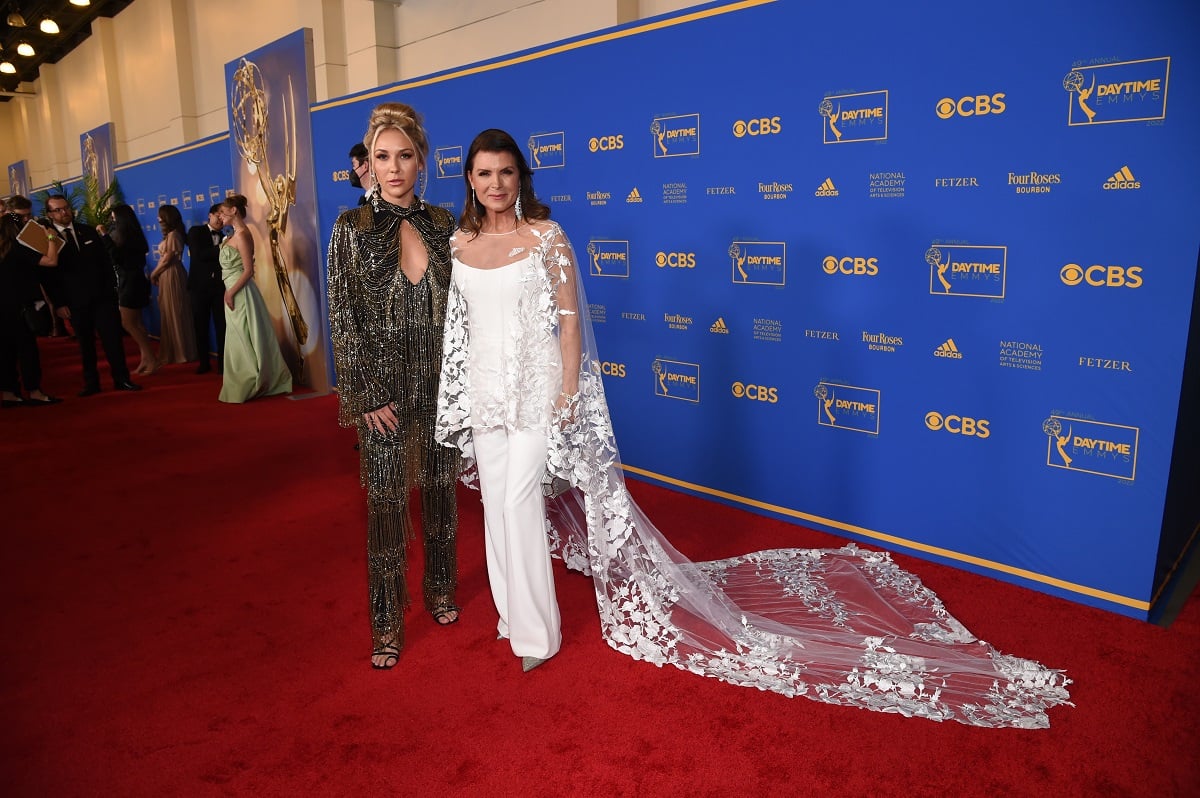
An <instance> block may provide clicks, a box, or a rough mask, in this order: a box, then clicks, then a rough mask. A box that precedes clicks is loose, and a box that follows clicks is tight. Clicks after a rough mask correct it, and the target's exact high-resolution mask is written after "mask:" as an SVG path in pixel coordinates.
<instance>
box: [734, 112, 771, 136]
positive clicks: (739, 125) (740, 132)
mask: <svg viewBox="0 0 1200 798" xmlns="http://www.w3.org/2000/svg"><path fill="white" fill-rule="evenodd" d="M781 130H783V126H782V125H780V124H779V117H777V116H773V117H771V118H770V119H768V118H767V117H765V116H764V117H761V118H759V119H751V120H750V121H749V122H743V121H742V120H740V119H739V120H738V121H736V122H734V123H733V135H734V136H736V137H737V138H739V139H740V138H741V137H742V136H768V135H771V134H773V133H778V132H779V131H781Z"/></svg>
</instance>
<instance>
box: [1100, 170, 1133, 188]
mask: <svg viewBox="0 0 1200 798" xmlns="http://www.w3.org/2000/svg"><path fill="white" fill-rule="evenodd" d="M1141 187H1142V184H1141V183H1139V182H1138V179H1137V178H1136V177H1134V176H1133V172H1131V171H1129V167H1128V166H1122V167H1121V169H1120V171H1118V172H1117V173H1116V174H1115V175H1113V176H1112V177H1110V178H1109V179H1108V180H1105V181H1104V188H1105V189H1106V190H1109V191H1111V190H1114V189H1119V188H1141Z"/></svg>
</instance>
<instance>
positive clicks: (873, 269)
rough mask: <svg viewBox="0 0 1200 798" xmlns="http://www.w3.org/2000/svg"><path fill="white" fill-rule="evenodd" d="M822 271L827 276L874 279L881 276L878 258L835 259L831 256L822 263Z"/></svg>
mask: <svg viewBox="0 0 1200 798" xmlns="http://www.w3.org/2000/svg"><path fill="white" fill-rule="evenodd" d="M821 270H822V271H824V272H825V273H826V274H837V273H839V272H841V273H842V274H865V275H867V276H868V277H874V276H875V275H876V274H879V260H878V258H835V257H834V256H833V255H830V256H828V257H826V258H825V260H823V261H821Z"/></svg>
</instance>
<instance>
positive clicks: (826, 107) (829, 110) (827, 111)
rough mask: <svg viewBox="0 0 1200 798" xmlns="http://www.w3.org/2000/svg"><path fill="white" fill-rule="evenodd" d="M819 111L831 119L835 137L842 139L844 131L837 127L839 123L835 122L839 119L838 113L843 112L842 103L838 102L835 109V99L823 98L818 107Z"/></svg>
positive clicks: (830, 125) (831, 127) (830, 127)
mask: <svg viewBox="0 0 1200 798" xmlns="http://www.w3.org/2000/svg"><path fill="white" fill-rule="evenodd" d="M817 111H818V112H819V113H820V114H821V116H823V117H825V118H826V119H828V120H829V129H830V130H831V131H833V136H834V138H836V139H837V140H838V141H841V140H842V131H840V130H838V129H837V125H835V124H834V122H835V121H837V118H838V114H840V113H841V112H842V104H841V103H838V107H837V110H836V111H835V110H833V101H831V100H828V99H826V100H821V105H820V106H819V107H818V108H817Z"/></svg>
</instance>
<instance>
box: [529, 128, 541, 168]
mask: <svg viewBox="0 0 1200 798" xmlns="http://www.w3.org/2000/svg"><path fill="white" fill-rule="evenodd" d="M529 157H530V158H532V159H533V163H534V167H533V168H534V169H541V168H542V159H541V158H539V157H538V146H537V136H530V137H529Z"/></svg>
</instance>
